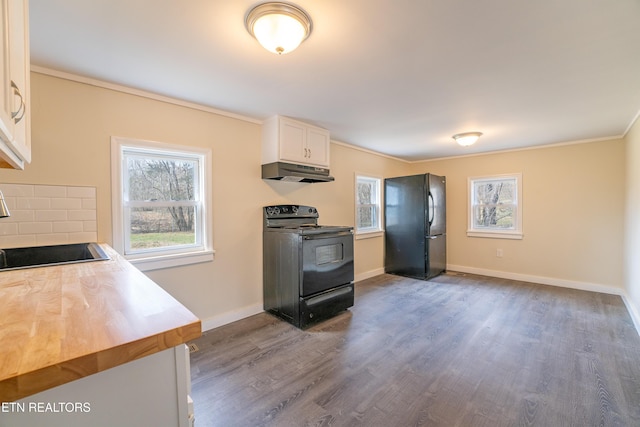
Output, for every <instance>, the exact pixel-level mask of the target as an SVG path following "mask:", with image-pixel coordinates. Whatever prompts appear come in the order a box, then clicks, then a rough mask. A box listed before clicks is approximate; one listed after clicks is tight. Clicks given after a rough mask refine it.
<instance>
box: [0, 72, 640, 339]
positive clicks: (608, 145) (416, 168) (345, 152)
mask: <svg viewBox="0 0 640 427" xmlns="http://www.w3.org/2000/svg"><path fill="white" fill-rule="evenodd" d="M32 105H33V110H32V111H33V117H32V135H33V162H32V164H31V165H29V166H27V168H26V170H25V171H11V170H0V189H2V183H28V184H53V185H78V186H93V187H96V189H97V200H98V209H97V211H98V219H97V220H98V221H97V222H98V239H99V240H100V241H104V242H108V243H110V242H111V202H110V199H111V190H110V187H111V178H110V159H109V155H110V151H109V147H110V138H111V136H121V137H129V138H139V139H146V140H154V141H161V142H167V143H173V144H185V145H193V146H199V147H211V149H212V151H213V159H214V163H213V205H214V212H213V214H214V227H213V241H214V249H215V250H216V256H215V260H214V261H213V262H212V263H203V264H198V265H194V266H188V267H179V268H171V269H163V270H156V271H152V272H149V273H148V275H149V276H150V277H151V278H152V279H153V280H155V281H156V282H157V283H158V284H160V285H161V286H163V287H164V288H165V289H167V290H168V291H169V292H170V293H172V294H173V295H174V296H175V297H176V298H177V299H178V300H180V301H181V302H182V303H184V304H185V305H186V306H187V307H189V308H190V309H191V310H192V311H193V312H194V313H195V314H196V315H198V316H199V317H200V318H201V319H203V321H204V325H205V327H212V326H216V325H218V324H221V323H224V322H226V321H231V320H235V319H237V318H240V317H243V316H246V315H249V314H252V313H255V312H258V311H260V310H261V308H262V245H261V232H262V216H261V215H262V214H261V209H260V208H261V207H262V206H264V205H268V204H275V203H287V202H291V203H299V204H309V205H314V206H317V207H318V209H319V211H320V219H321V223H323V224H338V225H353V224H354V215H355V213H354V202H353V200H354V193H353V188H354V179H355V174H356V173H362V174H369V175H373V176H380V177H390V176H399V175H407V174H412V173H422V172H432V173H436V174H442V175H446V176H447V192H448V201H447V209H448V215H447V217H448V255H449V264H450V266H451V267H452V268H455V269H460V270H466V271H474V272H480V273H485V274H494V275H497V276H501V275H503V276H505V275H506V276H509V275H510V276H511V277H519V278H523V279H526V280H533V281H539V282H542V283H545V282H547V283H551V284H560V285H566V286H576V287H584V288H593V289H609V290H610V289H614V290H615V289H618V290H619V291H620V292H622V291H623V289H624V287H625V284H626V292H627V293H629V295H631V296H632V298H633V300H634V301H635V303H636V306H638V305H639V304H640V286H637V285H634V283H635V284H637V283H640V271H639V270H638V268H637V267H634V266H633V262H631V260H630V259H629V257H631V258H633V257H635V258H636V259H637V258H638V253H640V226H639V225H638V224H637V222H636V221H637V220H635V218H637V217H638V216H639V215H640V199H639V198H638V196H637V194H638V193H639V192H640V189H639V188H638V184H637V183H638V181H639V179H638V178H639V177H638V176H637V174H638V172H634V171H633V170H634V169H635V170H640V169H639V168H640V147H639V146H640V136H639V134H640V129H639V128H640V126H639V125H636V126H635V128H634V130H633V131H632V132H631V133H630V134H629V136H628V137H627V139H626V144H625V141H621V140H612V141H605V142H595V143H588V144H576V145H567V146H559V147H552V148H544V149H537V150H527V151H516V152H510V153H500V154H490V155H482V156H474V157H463V158H456V159H448V160H439V161H431V162H422V163H415V164H409V163H405V162H401V161H398V160H394V159H391V158H388V157H384V156H379V155H376V154H372V153H367V152H364V151H361V150H356V149H353V148H350V147H348V146H345V145H342V144H336V143H333V144H332V146H331V173H332V175H334V176H335V178H336V181H335V182H333V183H321V184H302V183H289V182H277V181H263V180H262V179H260V124H259V123H255V122H251V121H246V120H241V119H237V118H231V117H228V116H224V115H219V114H214V113H211V112H204V111H201V110H197V109H191V108H187V107H184V106H178V105H174V104H170V103H166V102H161V101H158V100H153V99H149V98H146V97H140V96H135V95H131V94H126V93H122V92H119V91H114V90H108V89H104V88H99V87H95V86H90V85H86V84H82V83H77V82H72V81H68V80H64V79H60V78H57V77H52V76H48V75H44V74H39V73H32ZM625 147H626V150H627V151H626V152H627V156H628V162H629V163H630V165H629V167H628V168H627V169H628V170H629V171H630V172H629V174H630V175H632V176H630V177H627V180H628V182H630V183H634V184H633V185H629V186H628V187H627V192H626V196H625V192H624V188H625V186H624V183H625V172H624V169H625V168H624V164H625ZM511 172H521V173H522V174H523V184H524V188H523V193H524V194H523V196H524V235H525V237H524V239H523V240H519V241H514V240H497V239H482V238H469V237H466V233H465V231H466V221H467V178H468V177H469V176H481V175H491V174H500V173H511ZM634 173H635V174H636V175H633V174H634ZM625 197H626V202H627V206H628V207H629V210H628V212H627V228H628V229H631V230H632V231H633V235H634V236H635V237H632V238H631V239H629V240H627V242H626V249H627V254H628V255H629V257H628V260H627V263H626V267H627V268H626V273H627V276H626V280H623V261H622V260H623V227H624V205H625ZM603 218H604V219H606V222H603ZM497 248H502V249H503V251H504V256H503V258H497V257H496V256H495V255H496V249H497ZM383 251H384V245H383V238H382V237H376V238H371V239H362V240H356V244H355V259H356V262H355V267H356V278H363V277H368V276H370V275H374V274H377V273H380V272H382V271H383V266H384V252H383ZM636 264H637V263H636Z"/></svg>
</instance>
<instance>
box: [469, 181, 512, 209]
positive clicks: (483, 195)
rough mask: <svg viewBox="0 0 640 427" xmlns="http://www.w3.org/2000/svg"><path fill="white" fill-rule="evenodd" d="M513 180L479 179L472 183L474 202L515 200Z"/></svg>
mask: <svg viewBox="0 0 640 427" xmlns="http://www.w3.org/2000/svg"><path fill="white" fill-rule="evenodd" d="M515 185H516V183H515V180H512V179H509V180H501V181H498V180H495V181H479V182H476V183H475V185H474V193H475V194H474V199H475V204H481V205H487V204H498V203H514V202H515V200H514V199H515Z"/></svg>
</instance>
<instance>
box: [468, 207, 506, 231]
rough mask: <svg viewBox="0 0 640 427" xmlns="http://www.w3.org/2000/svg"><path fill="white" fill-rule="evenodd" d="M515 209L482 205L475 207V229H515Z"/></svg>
mask: <svg viewBox="0 0 640 427" xmlns="http://www.w3.org/2000/svg"><path fill="white" fill-rule="evenodd" d="M514 214H515V208H514V206H513V205H498V206H496V205H489V206H487V205H481V206H475V207H474V227H476V228H499V229H512V228H514Z"/></svg>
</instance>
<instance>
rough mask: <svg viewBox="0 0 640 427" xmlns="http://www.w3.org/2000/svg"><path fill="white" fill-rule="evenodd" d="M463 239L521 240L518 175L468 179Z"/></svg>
mask: <svg viewBox="0 0 640 427" xmlns="http://www.w3.org/2000/svg"><path fill="white" fill-rule="evenodd" d="M467 236H471V237H494V238H503V239H522V175H521V174H511V175H497V176H488V177H478V178H469V229H468V230H467Z"/></svg>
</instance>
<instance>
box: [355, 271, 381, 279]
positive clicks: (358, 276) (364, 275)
mask: <svg viewBox="0 0 640 427" xmlns="http://www.w3.org/2000/svg"><path fill="white" fill-rule="evenodd" d="M381 274H384V268H376V269H375V270H369V271H365V272H364V273H359V274H356V277H355V281H356V282H359V281H361V280H365V279H368V278H370V277H375V276H379V275H381Z"/></svg>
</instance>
